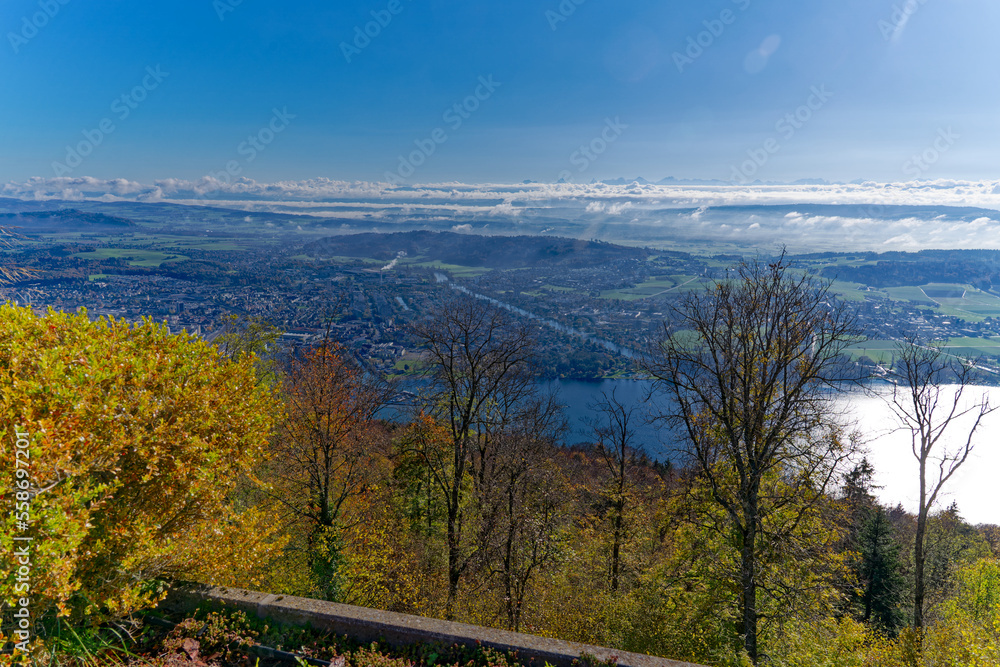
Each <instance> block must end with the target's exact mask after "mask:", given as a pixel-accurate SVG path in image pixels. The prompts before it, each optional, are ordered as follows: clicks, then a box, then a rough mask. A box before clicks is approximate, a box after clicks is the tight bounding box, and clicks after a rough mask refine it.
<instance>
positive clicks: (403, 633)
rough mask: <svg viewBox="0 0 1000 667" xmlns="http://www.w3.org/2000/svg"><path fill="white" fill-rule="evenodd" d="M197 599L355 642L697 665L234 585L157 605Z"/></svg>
mask: <svg viewBox="0 0 1000 667" xmlns="http://www.w3.org/2000/svg"><path fill="white" fill-rule="evenodd" d="M203 601H212V602H216V603H224V604H225V605H226V606H229V607H234V608H237V609H241V610H243V611H245V612H247V613H249V614H255V615H257V616H259V617H261V618H269V619H273V620H275V621H278V622H281V623H285V624H288V625H310V626H312V627H314V628H317V629H324V630H331V631H333V632H334V633H336V634H338V635H347V636H348V637H350V638H352V639H354V640H356V641H359V642H366V643H367V642H372V641H379V642H382V643H385V644H388V645H391V646H401V645H408V644H418V643H426V642H441V643H444V644H447V645H451V644H459V645H463V646H476V645H477V644H482V645H483V646H488V647H491V648H495V649H498V650H501V651H516V652H517V655H518V657H519V658H520V659H521V661H522V662H524V663H525V664H529V663H530V664H533V665H538V666H539V667H541V665H544V664H545V663H546V662H547V663H549V664H550V665H553V666H554V667H571V666H572V664H573V661H574V660H577V659H578V658H579V657H580V656H581V654H583V653H587V654H589V655H593V656H596V657H597V658H599V659H601V660H607V659H609V658H612V657H614V658H616V659H617V661H618V664H619V665H622V667H699V666H698V665H693V664H691V663H688V662H677V661H675V660H667V659H665V658H655V657H652V656H648V655H641V654H638V653H628V652H625V651H614V650H611V649H607V648H601V647H599V646H589V645H587V644H577V643H574V642H566V641H562V640H559V639H546V638H543V637H535V636H532V635H526V634H521V633H516V632H508V631H506V630H494V629H491V628H483V627H478V626H475V625H467V624H465V623H452V622H449V621H441V620H438V619H433V618H424V617H422V616H411V615H408V614H397V613H394V612H388V611H379V610H377V609H367V608H365V607H352V606H349V605H343V604H335V603H332V602H323V601H320V600H310V599H307V598H297V597H291V596H287V595H284V596H283V595H271V594H268V593H258V592H255V591H246V590H242V589H237V588H221V587H209V586H199V585H178V586H175V587H174V588H172V589H171V591H170V594H169V596H168V597H167V599H166V600H165V601H164V602H163V603H162V604H161V605H160V606H161V608H164V609H166V610H168V611H172V612H183V611H187V610H190V609H193V608H194V606H196V605H197V604H199V603H200V602H203Z"/></svg>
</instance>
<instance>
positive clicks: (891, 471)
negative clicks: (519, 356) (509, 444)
mask: <svg viewBox="0 0 1000 667" xmlns="http://www.w3.org/2000/svg"><path fill="white" fill-rule="evenodd" d="M546 386H547V387H549V388H554V389H558V390H559V392H560V396H561V397H562V402H563V403H564V404H565V405H566V406H567V407H566V413H567V417H568V419H569V422H570V433H569V434H568V435H567V438H566V439H567V442H569V443H570V444H576V443H583V442H593V435H592V432H591V430H590V428H589V427H587V426H586V425H585V424H584V420H585V419H587V418H589V417H591V416H592V415H593V411H592V410H590V409H589V408H588V406H589V405H591V404H593V403H594V402H595V401H597V400H600V399H601V395H602V392H608V393H610V392H611V391H612V390H614V391H615V392H616V395H617V397H618V399H619V400H620V401H621V402H623V403H625V404H629V403H644V402H645V399H646V394H647V393H648V391H649V387H650V383H649V382H647V381H639V380H598V381H593V382H584V381H575V380H556V381H552V382H549V383H547V384H546ZM983 392H985V393H986V394H987V395H988V396H989V398H990V402H991V404H993V405H1000V387H981V388H978V389H977V390H976V391H972V392H971V393H970V390H967V395H968V396H978V395H980V394H982V393H983ZM841 407H843V408H845V410H846V412H848V413H849V415H850V416H851V418H852V419H854V420H855V421H856V425H857V429H858V430H859V431H860V432H861V433H862V434H863V436H864V439H865V440H866V443H865V449H866V455H867V456H868V460H869V461H871V463H872V465H873V466H875V470H876V476H875V483H876V484H877V485H879V486H881V487H882V488H881V489H879V490H878V491H877V493H876V495H878V497H879V499H880V500H881V501H882V502H883V503H885V504H889V505H895V504H897V503H902V505H903V507H905V508H906V509H907V510H908V511H910V512H916V508H917V495H918V486H917V483H918V482H917V472H918V466H917V461H916V459H915V458H914V456H913V454H912V452H911V448H910V435H909V432H908V431H906V432H901V431H898V430H896V429H898V428H899V424H898V423H897V422H896V421H895V417H894V415H893V414H892V413H891V411H890V410H889V408H888V407H887V406H886V404H885V402H884V400H883V399H881V398H878V397H877V396H871V395H868V394H864V393H861V392H852V393H850V394H846V395H845V397H844V398H843V400H842V402H841ZM961 426H962V425H961V424H955V425H954V426H953V427H952V428H953V429H954V431H953V433H952V436H953V437H961V435H962V430H961ZM998 434H1000V411H998V412H996V413H994V414H992V415H989V416H988V417H987V418H986V419H985V420H984V423H983V425H982V426H980V428H979V430H978V431H977V435H976V440H975V444H976V449H975V450H974V451H973V452H972V454H971V455H970V457H969V460H968V461H967V462H966V463H965V465H963V466H962V467H961V468H960V469H959V470H958V472H956V473H955V476H954V477H952V479H951V480H950V481H949V482H948V483H947V484H946V485H945V487H944V493H943V495H942V496H941V497H940V498H939V500H938V501H937V504H936V505H935V507H936V508H938V509H941V508H944V507H947V506H948V505H949V504H951V502H952V501H955V502H957V503H958V507H959V510H960V511H961V514H962V516H963V517H964V518H965V519H966V520H967V521H969V522H971V523H973V524H977V523H996V524H1000V494H998V493H997V490H996V487H997V485H998V479H997V477H998V473H1000V437H998ZM951 442H952V443H953V442H954V440H951ZM636 444H637V445H639V446H641V447H642V448H643V449H644V450H645V451H646V452H647V453H649V454H650V456H652V457H654V458H657V459H668V458H673V459H675V460H677V458H678V456H677V454H675V453H674V454H672V453H671V452H670V450H669V449H668V447H670V446H671V441H670V439H669V438H668V437H667V436H666V435H665V433H664V432H663V431H662V429H661V428H659V427H657V426H655V425H649V424H642V425H641V426H640V427H639V433H638V437H637V440H636ZM945 444H947V443H945Z"/></svg>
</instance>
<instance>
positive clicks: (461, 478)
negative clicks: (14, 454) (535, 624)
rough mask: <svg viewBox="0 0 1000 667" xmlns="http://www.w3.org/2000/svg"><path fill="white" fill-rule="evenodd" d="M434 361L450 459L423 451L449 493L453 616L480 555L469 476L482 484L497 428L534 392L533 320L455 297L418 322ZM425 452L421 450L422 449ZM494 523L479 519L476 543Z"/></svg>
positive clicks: (432, 406) (434, 398)
mask: <svg viewBox="0 0 1000 667" xmlns="http://www.w3.org/2000/svg"><path fill="white" fill-rule="evenodd" d="M414 334H415V335H416V337H417V338H418V339H419V340H420V341H421V342H422V343H423V344H424V346H425V348H426V350H427V353H428V355H429V357H430V361H431V378H432V379H433V381H434V387H433V390H432V391H431V392H430V395H429V396H428V399H429V400H428V411H429V412H430V413H431V414H433V415H434V416H435V417H436V418H438V419H439V420H440V421H442V422H443V423H444V424H445V425H446V427H447V430H448V435H449V444H450V452H449V455H448V458H447V460H442V459H440V458H439V456H438V454H436V453H434V450H433V449H432V450H431V451H430V452H425V453H424V458H425V460H426V462H427V464H428V466H430V467H431V469H432V472H433V475H434V478H435V480H436V483H437V485H438V486H439V487H440V490H441V491H442V493H443V495H444V499H445V509H446V514H447V548H448V599H447V605H446V609H445V615H446V617H447V618H449V619H451V618H453V617H454V606H455V600H456V597H457V595H458V588H459V583H460V581H461V578H462V576H463V574H464V573H465V571H466V569H467V568H468V567H469V565H470V563H471V562H472V560H473V557H474V556H475V553H476V550H475V549H472V550H470V549H467V548H466V545H465V541H464V535H463V530H464V529H465V524H464V520H465V509H466V501H467V498H466V488H467V485H468V480H467V479H466V476H467V475H469V476H471V478H472V482H473V483H474V484H476V485H477V487H481V486H482V485H483V484H484V483H485V481H486V478H487V475H488V473H489V468H490V466H491V465H492V451H493V443H494V442H495V439H494V438H493V437H492V436H493V435H494V434H495V433H497V432H498V431H500V430H502V428H501V427H502V424H503V422H504V420H505V418H506V415H509V414H510V411H511V409H513V406H514V405H516V404H517V403H519V402H520V401H522V400H523V399H525V398H526V397H528V396H529V395H530V394H531V393H532V392H533V391H534V381H533V378H532V377H531V374H530V372H529V370H530V361H531V357H532V354H533V351H534V347H535V340H534V335H533V330H532V328H531V327H530V326H528V325H526V324H525V323H523V322H519V321H518V320H516V319H514V318H513V316H512V315H510V314H509V313H507V312H506V311H504V310H501V309H499V308H495V307H493V306H491V305H490V304H489V303H488V302H486V301H484V300H481V299H475V298H472V297H467V296H460V297H457V298H455V299H453V300H451V301H449V302H447V303H445V304H443V305H442V306H440V307H439V308H438V309H436V311H435V312H433V313H432V314H431V316H430V317H429V318H427V319H426V320H424V321H422V322H418V323H417V324H415V325H414ZM418 453H419V452H418ZM492 528H493V524H491V523H490V522H485V523H480V525H479V526H478V529H479V535H478V539H477V543H478V544H483V543H485V542H486V541H487V535H486V534H484V532H483V531H484V530H485V531H487V532H488V531H490V530H492Z"/></svg>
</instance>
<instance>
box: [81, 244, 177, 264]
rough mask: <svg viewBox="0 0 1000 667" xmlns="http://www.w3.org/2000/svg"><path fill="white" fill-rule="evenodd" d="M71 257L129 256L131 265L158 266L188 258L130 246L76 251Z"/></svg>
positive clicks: (105, 257) (106, 257)
mask: <svg viewBox="0 0 1000 667" xmlns="http://www.w3.org/2000/svg"><path fill="white" fill-rule="evenodd" d="M71 256H72V257H77V258H79V259H89V260H95V261H101V260H102V259H110V258H113V257H131V258H132V259H131V260H130V261H129V264H130V265H131V266H150V267H158V266H160V265H161V264H164V263H167V262H183V261H185V260H188V259H190V257H186V256H184V255H177V254H168V253H165V252H160V251H158V250H135V249H131V248H97V249H96V250H94V252H78V253H76V254H75V255H71Z"/></svg>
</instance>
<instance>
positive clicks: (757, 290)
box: [645, 254, 859, 663]
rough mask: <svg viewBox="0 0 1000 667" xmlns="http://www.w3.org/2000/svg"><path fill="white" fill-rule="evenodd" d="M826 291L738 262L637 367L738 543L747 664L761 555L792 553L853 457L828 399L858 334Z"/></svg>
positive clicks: (685, 308)
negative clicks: (784, 549)
mask: <svg viewBox="0 0 1000 667" xmlns="http://www.w3.org/2000/svg"><path fill="white" fill-rule="evenodd" d="M828 290H829V285H828V284H827V283H822V282H819V281H817V280H816V279H814V278H812V277H810V276H809V275H807V274H801V275H798V276H796V275H794V274H793V273H792V272H791V271H790V270H789V264H788V261H787V260H786V259H785V257H784V255H783V254H782V256H781V257H780V258H778V259H777V260H775V261H774V262H772V263H764V262H761V261H760V260H757V261H750V262H743V263H742V264H740V265H739V266H738V267H737V270H736V276H735V278H730V279H727V280H723V281H720V282H717V283H715V284H714V285H710V286H709V287H708V289H706V290H705V291H698V292H691V293H690V294H688V295H686V296H684V297H682V298H681V299H680V301H679V303H678V305H677V306H676V307H675V308H674V313H673V314H674V317H673V318H672V321H673V324H672V325H667V326H666V327H665V331H664V335H663V338H662V339H661V341H660V344H659V346H658V347H657V348H655V349H654V350H653V352H652V353H651V354H650V355H649V357H648V358H647V360H646V364H645V365H646V368H647V370H648V372H649V373H650V374H651V375H652V376H653V377H654V378H655V380H656V386H657V387H658V388H659V389H660V390H661V391H664V392H665V393H666V395H667V397H668V398H669V404H670V405H671V406H672V407H669V408H666V410H665V411H666V414H664V415H663V417H664V418H665V420H666V422H667V424H668V425H670V426H672V427H674V428H676V429H677V430H678V432H679V434H680V436H681V438H682V439H683V440H684V441H686V444H687V449H688V454H689V456H690V457H691V458H693V462H694V463H695V465H696V466H697V469H698V470H699V473H700V475H701V476H702V477H703V479H704V480H705V481H706V483H707V485H708V487H709V489H710V494H711V497H712V499H713V500H714V501H715V503H717V504H718V506H719V507H720V508H722V509H723V510H724V512H725V514H726V516H727V517H728V525H727V526H725V528H724V529H725V530H727V531H730V533H729V534H730V535H733V534H735V536H736V537H737V539H738V548H739V575H738V576H739V590H740V616H741V621H742V623H741V632H740V634H741V635H742V637H743V644H744V647H745V649H746V651H747V653H748V655H749V656H750V658H751V660H753V661H754V662H755V663H756V662H757V661H758V659H759V657H760V651H759V647H758V625H759V623H760V622H761V620H762V614H761V612H760V610H759V608H758V597H759V595H760V594H762V591H761V581H762V579H761V577H762V574H761V573H762V570H763V568H764V567H765V565H766V562H765V556H764V554H765V553H772V552H774V551H775V550H776V549H778V548H779V547H780V546H781V545H782V544H786V545H787V544H789V541H790V540H792V539H793V536H794V535H795V532H796V530H797V529H798V526H799V524H800V522H801V521H802V519H803V517H805V516H806V514H807V512H809V511H810V510H811V509H812V508H813V507H814V506H816V505H818V504H819V503H821V502H822V497H823V492H824V491H825V490H826V489H827V488H828V486H829V485H830V484H831V482H832V481H833V480H834V477H835V475H836V473H837V471H838V468H839V466H840V463H841V462H842V461H843V460H844V459H845V458H846V456H847V450H848V449H849V447H848V443H847V442H845V440H844V438H842V437H841V436H840V424H839V423H838V421H837V419H836V417H835V415H834V414H833V408H832V399H833V396H832V395H831V392H830V391H829V389H830V387H831V386H833V385H835V384H836V383H837V382H838V380H840V379H841V378H843V377H846V368H844V367H843V364H842V357H841V352H842V351H843V350H844V348H845V347H846V346H848V345H849V344H850V343H851V342H852V341H853V340H854V339H855V337H856V336H857V335H858V334H859V329H858V327H857V325H856V321H855V317H854V315H853V314H852V313H851V312H850V311H848V310H846V309H845V308H843V307H838V306H834V305H832V304H831V298H832V297H831V296H830V294H829V293H828ZM720 530H722V528H720Z"/></svg>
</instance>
